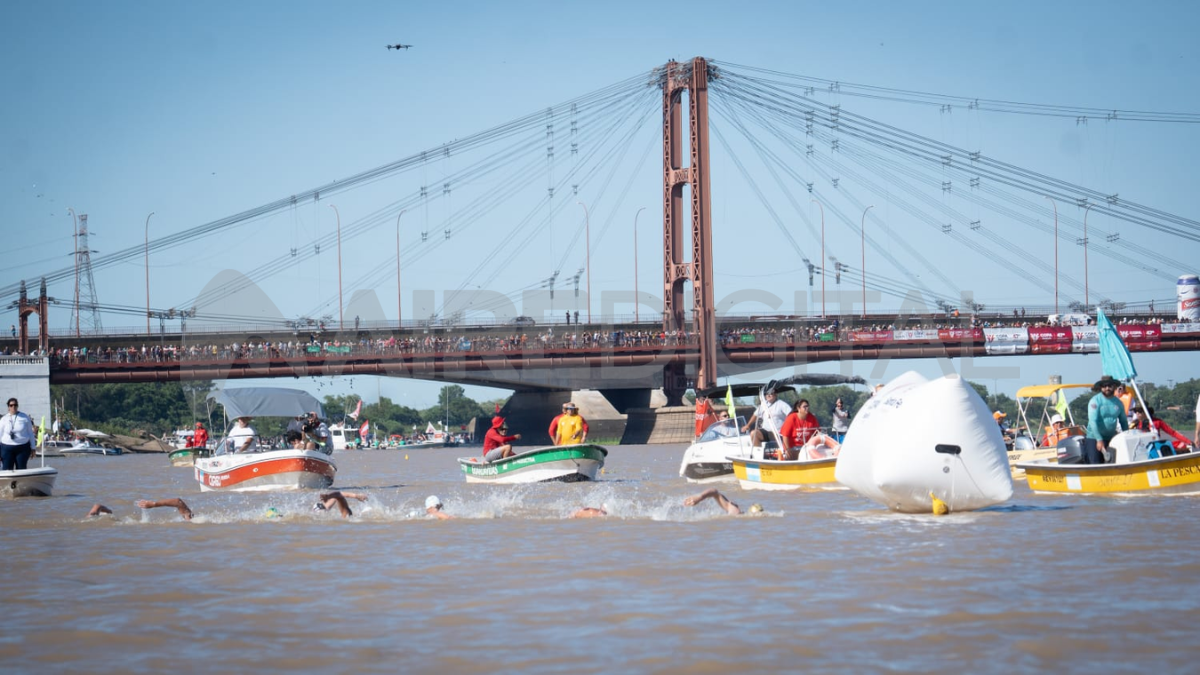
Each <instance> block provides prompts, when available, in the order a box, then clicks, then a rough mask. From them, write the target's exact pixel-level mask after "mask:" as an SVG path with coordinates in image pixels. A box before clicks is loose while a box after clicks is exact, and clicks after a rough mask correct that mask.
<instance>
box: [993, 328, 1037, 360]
mask: <svg viewBox="0 0 1200 675" xmlns="http://www.w3.org/2000/svg"><path fill="white" fill-rule="evenodd" d="M983 342H984V345H983V349H984V352H985V353H987V354H997V355H1000V354H1026V353H1028V352H1029V331H1028V330H1026V329H1025V328H1024V327H1014V328H984V329H983Z"/></svg>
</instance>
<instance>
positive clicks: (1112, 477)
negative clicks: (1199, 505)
mask: <svg viewBox="0 0 1200 675" xmlns="http://www.w3.org/2000/svg"><path fill="white" fill-rule="evenodd" d="M1158 440H1159V439H1158V434H1157V433H1155V432H1141V431H1126V432H1122V433H1120V434H1117V436H1116V437H1115V438H1113V440H1112V443H1111V447H1112V449H1113V450H1114V451H1115V456H1114V460H1113V462H1112V463H1110V464H1058V463H1051V462H1049V461H1046V460H1041V461H1033V462H1021V463H1019V464H1017V467H1018V468H1020V469H1023V470H1024V471H1025V479H1026V480H1027V481H1028V482H1029V489H1031V490H1033V491H1034V492H1066V493H1077V494H1130V493H1144V494H1145V493H1148V494H1192V493H1200V452H1193V453H1187V454H1182V455H1174V456H1170V457H1158V458H1153V459H1152V458H1150V454H1151V453H1150V452H1149V450H1150V448H1151V444H1153V443H1155V442H1156V441H1158Z"/></svg>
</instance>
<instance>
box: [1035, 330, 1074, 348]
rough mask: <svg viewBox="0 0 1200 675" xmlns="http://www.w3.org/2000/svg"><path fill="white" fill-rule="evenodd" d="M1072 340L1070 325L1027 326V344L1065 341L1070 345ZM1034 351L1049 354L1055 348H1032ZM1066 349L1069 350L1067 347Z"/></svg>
mask: <svg viewBox="0 0 1200 675" xmlns="http://www.w3.org/2000/svg"><path fill="white" fill-rule="evenodd" d="M1073 340H1074V336H1073V335H1072V333H1071V327H1070V326H1034V327H1031V328H1029V344H1030V345H1034V346H1036V345H1039V344H1042V345H1049V344H1060V343H1065V344H1066V345H1068V346H1070V344H1071V342H1072V341H1073ZM1033 351H1034V353H1042V354H1049V353H1053V352H1055V351H1057V350H1045V349H1043V350H1041V351H1040V352H1039V351H1038V350H1037V349H1034V350H1033ZM1066 351H1071V350H1070V349H1067V350H1066Z"/></svg>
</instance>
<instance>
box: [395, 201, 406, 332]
mask: <svg viewBox="0 0 1200 675" xmlns="http://www.w3.org/2000/svg"><path fill="white" fill-rule="evenodd" d="M402 215H404V209H400V213H399V214H397V215H396V329H397V330H399V329H401V328H403V327H404V315H403V314H401V312H400V310H401V309H402V306H401V304H400V301H401V298H402V296H401V295H400V216H402Z"/></svg>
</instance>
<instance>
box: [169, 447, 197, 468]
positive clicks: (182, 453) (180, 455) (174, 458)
mask: <svg viewBox="0 0 1200 675" xmlns="http://www.w3.org/2000/svg"><path fill="white" fill-rule="evenodd" d="M167 459H170V460H171V464H172V465H173V466H192V464H193V463H194V462H195V460H196V454H195V453H194V452H192V450H191V449H190V448H189V449H187V450H172V451H171V452H170V453H169V454H168V455H167Z"/></svg>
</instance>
